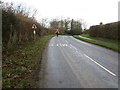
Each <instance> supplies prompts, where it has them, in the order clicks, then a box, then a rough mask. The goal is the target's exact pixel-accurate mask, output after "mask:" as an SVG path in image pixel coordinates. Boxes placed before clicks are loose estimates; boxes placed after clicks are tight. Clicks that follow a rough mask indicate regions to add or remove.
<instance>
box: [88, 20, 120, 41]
mask: <svg viewBox="0 0 120 90" xmlns="http://www.w3.org/2000/svg"><path fill="white" fill-rule="evenodd" d="M119 26H120V22H114V23H108V24H100V25H96V26H91V27H90V29H89V32H88V31H87V33H89V35H90V36H93V37H103V38H108V39H114V40H118V39H119V40H120V36H119V35H118V30H119V29H118V27H119Z"/></svg>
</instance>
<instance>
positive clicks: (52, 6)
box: [3, 0, 119, 27]
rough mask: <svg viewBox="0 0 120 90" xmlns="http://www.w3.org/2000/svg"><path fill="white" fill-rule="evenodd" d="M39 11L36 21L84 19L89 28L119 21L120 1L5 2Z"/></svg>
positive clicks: (26, 0)
mask: <svg viewBox="0 0 120 90" xmlns="http://www.w3.org/2000/svg"><path fill="white" fill-rule="evenodd" d="M3 1H5V2H14V3H23V4H24V5H26V6H27V7H32V8H35V9H37V15H36V19H37V20H40V19H41V18H49V19H51V18H56V17H70V18H73V19H83V20H84V21H85V22H87V25H88V27H89V26H91V25H98V24H99V23H100V22H103V24H106V23H110V22H116V21H118V2H119V0H3Z"/></svg>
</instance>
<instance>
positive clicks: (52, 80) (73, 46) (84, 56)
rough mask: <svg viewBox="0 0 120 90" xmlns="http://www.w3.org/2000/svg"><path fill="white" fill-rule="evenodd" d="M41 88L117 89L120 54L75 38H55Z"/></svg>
mask: <svg viewBox="0 0 120 90" xmlns="http://www.w3.org/2000/svg"><path fill="white" fill-rule="evenodd" d="M45 61H46V63H45V68H44V77H43V80H42V82H43V84H42V88H118V53H117V52H114V51H111V50H109V49H106V48H103V47H100V46H97V45H93V44H90V43H87V42H84V41H80V40H78V39H75V38H73V37H72V36H59V37H56V36H55V37H53V38H52V39H51V40H50V42H49V45H48V47H47V52H46V57H45Z"/></svg>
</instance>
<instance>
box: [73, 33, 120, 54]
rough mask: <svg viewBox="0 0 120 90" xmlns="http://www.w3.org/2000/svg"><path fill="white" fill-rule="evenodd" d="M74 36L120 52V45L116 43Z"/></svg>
mask: <svg viewBox="0 0 120 90" xmlns="http://www.w3.org/2000/svg"><path fill="white" fill-rule="evenodd" d="M73 37H75V38H77V39H80V40H83V41H86V42H89V43H93V44H96V45H100V46H103V47H106V48H109V49H112V50H115V51H117V52H120V47H118V46H116V45H110V44H106V43H101V42H96V41H92V40H88V39H84V38H81V37H79V36H77V35H74V36H73Z"/></svg>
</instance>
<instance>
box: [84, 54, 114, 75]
mask: <svg viewBox="0 0 120 90" xmlns="http://www.w3.org/2000/svg"><path fill="white" fill-rule="evenodd" d="M84 56H85V57H87V58H89V59H90V60H91V61H92V62H94V63H95V64H97V65H98V66H100V67H101V68H102V69H104V70H105V71H107V72H108V73H110V74H111V75H113V76H116V74H114V73H113V72H111V71H110V70H108V69H107V68H105V67H104V66H102V65H101V64H99V63H98V62H96V61H95V60H93V59H92V58H90V57H89V56H87V55H86V54H84Z"/></svg>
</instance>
